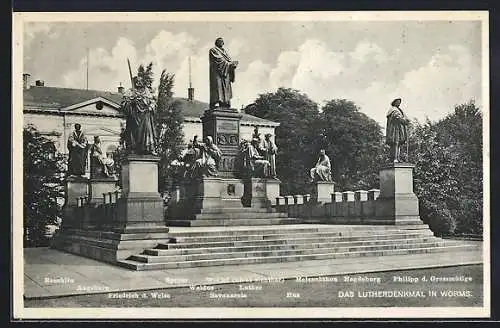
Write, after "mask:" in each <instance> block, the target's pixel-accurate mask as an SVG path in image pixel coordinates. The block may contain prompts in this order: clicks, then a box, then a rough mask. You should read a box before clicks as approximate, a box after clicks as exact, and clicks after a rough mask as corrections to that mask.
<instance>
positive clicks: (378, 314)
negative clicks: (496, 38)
mask: <svg viewBox="0 0 500 328" xmlns="http://www.w3.org/2000/svg"><path fill="white" fill-rule="evenodd" d="M201 19H203V21H225V22H226V21H227V22H231V21H238V22H241V21H310V20H314V21H433V20H434V21H439V20H451V21H470V20H476V21H481V23H482V111H483V190H484V193H483V194H484V204H483V208H484V221H483V226H484V242H483V262H484V276H483V282H484V283H483V297H484V299H483V307H424V308H403V307H397V308H395V307H391V308H367V307H361V308H43V309H35V308H24V307H23V291H24V286H23V285H24V281H23V277H24V261H23V227H22V226H23V219H22V218H23V213H22V212H23V207H22V205H21V204H19V203H20V202H21V201H22V197H23V183H22V181H23V173H22V167H23V165H22V163H23V158H22V154H23V153H22V148H23V144H22V126H23V114H22V108H23V97H22V73H23V24H24V23H26V22H123V21H127V22H142V21H148V22H152V21H165V20H170V21H199V20H201ZM488 19H489V14H488V12H487V11H364V12H362V11H358V12H204V13H200V12H176V13H164V12H157V13H145V12H140V13H134V12H123V13H120V12H114V13H110V12H107V13H104V12H100V13H92V14H91V15H89V14H88V13H75V12H64V13H53V12H39V13H34V12H24V13H19V12H14V13H13V21H12V24H13V26H12V27H13V39H12V48H13V55H12V56H13V57H12V60H13V68H12V76H13V80H12V95H13V101H12V105H13V108H12V136H13V138H12V179H13V180H12V196H13V197H12V199H13V203H12V213H13V225H12V255H13V257H12V258H13V262H12V265H13V272H14V273H15V274H14V276H13V289H12V291H13V295H12V298H13V299H12V301H13V317H14V318H19V319H67V318H71V319H188V318H191V319H214V318H228V319H236V318H245V319H252V318H254V319H255V318H297V319H302V318H318V319H321V318H323V319H324V318H360V319H361V318H362V319H370V318H487V317H489V316H490V302H491V296H490V276H491V275H490V270H491V268H490V212H489V209H490V194H489V190H490V175H489V168H490V163H489V161H490V154H489V148H490V140H489V110H490V109H489V100H490V96H489V81H490V76H489V21H488Z"/></svg>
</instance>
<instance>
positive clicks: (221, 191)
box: [167, 38, 279, 222]
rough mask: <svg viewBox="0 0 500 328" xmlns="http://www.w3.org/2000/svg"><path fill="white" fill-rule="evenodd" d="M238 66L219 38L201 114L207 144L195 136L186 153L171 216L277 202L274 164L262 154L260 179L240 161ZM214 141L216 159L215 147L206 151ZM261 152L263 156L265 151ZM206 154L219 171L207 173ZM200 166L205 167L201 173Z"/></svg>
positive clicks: (212, 51)
mask: <svg viewBox="0 0 500 328" xmlns="http://www.w3.org/2000/svg"><path fill="white" fill-rule="evenodd" d="M237 66H238V62H237V61H233V60H232V59H231V57H230V56H229V54H228V52H227V51H226V49H224V41H223V39H222V38H217V39H216V41H215V46H214V47H213V48H211V49H210V51H209V67H210V72H209V73H210V74H209V77H210V80H209V83H210V104H209V108H208V109H206V110H205V112H204V114H203V116H202V117H201V121H202V125H203V140H204V142H203V143H202V144H201V145H202V146H201V147H200V143H199V142H198V140H197V138H196V137H195V138H194V140H193V143H192V144H191V145H190V146H189V149H188V150H187V152H186V155H187V157H189V158H190V160H185V161H184V163H185V165H186V168H187V169H186V171H185V175H184V176H185V179H184V181H183V183H181V186H180V190H179V200H178V201H177V202H173V203H171V204H169V208H168V213H167V216H168V218H169V220H177V219H182V220H184V221H185V220H186V218H190V219H194V218H203V217H204V214H206V213H212V214H214V213H217V214H218V215H219V217H225V216H224V215H226V214H227V213H228V211H233V213H236V212H237V211H238V210H244V207H254V208H255V207H258V208H266V209H268V208H269V206H270V205H271V202H270V201H269V200H270V199H271V200H275V199H276V196H278V195H279V181H277V180H274V182H275V183H274V184H273V183H269V184H270V185H272V187H270V188H269V190H272V192H271V191H270V192H267V191H266V190H267V188H266V185H267V178H268V177H269V176H270V173H269V171H270V164H269V162H268V161H267V160H265V159H264V158H263V157H262V160H264V161H265V162H267V166H266V167H265V171H266V172H267V173H265V174H262V175H261V176H259V177H254V176H252V175H242V174H241V168H240V167H239V165H238V161H240V160H241V158H240V157H241V149H240V121H241V118H242V116H243V115H242V114H241V113H239V112H238V110H237V109H234V108H231V98H232V95H233V90H232V83H233V82H234V81H235V75H236V74H235V71H236V68H237ZM212 141H213V146H215V147H216V149H217V156H216V157H217V160H215V158H213V154H214V153H215V152H214V151H212V154H209V153H207V152H206V150H204V147H206V145H210V144H211V143H212ZM214 149H215V148H214ZM258 156H259V159H260V157H261V155H260V154H259V155H258ZM193 158H194V161H193ZM207 158H208V161H209V162H210V161H211V160H210V158H213V159H214V160H215V165H216V169H208V171H211V172H213V174H206V173H207V172H208V171H207V166H206V165H208V162H207ZM185 159H186V158H185ZM197 163H199V164H197ZM202 163H205V164H204V165H201V164H202ZM199 168H202V170H201V171H199ZM203 170H205V173H204V172H203ZM276 187H277V188H276ZM276 192H277V193H278V194H276ZM268 193H269V196H268ZM275 194H276V195H275ZM269 210H270V209H269ZM171 222H173V221H171Z"/></svg>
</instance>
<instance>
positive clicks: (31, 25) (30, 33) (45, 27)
mask: <svg viewBox="0 0 500 328" xmlns="http://www.w3.org/2000/svg"><path fill="white" fill-rule="evenodd" d="M23 32H24V47H25V48H29V47H30V46H31V44H32V43H33V41H34V40H35V39H36V38H37V37H38V36H40V35H44V36H47V37H48V38H51V39H55V38H57V37H58V36H59V35H60V33H59V31H57V30H53V29H52V24H51V23H45V22H43V23H42V22H27V23H24V26H23Z"/></svg>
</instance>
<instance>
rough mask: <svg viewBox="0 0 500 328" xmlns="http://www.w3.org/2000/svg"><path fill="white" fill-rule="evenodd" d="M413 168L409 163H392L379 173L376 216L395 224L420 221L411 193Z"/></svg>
mask: <svg viewBox="0 0 500 328" xmlns="http://www.w3.org/2000/svg"><path fill="white" fill-rule="evenodd" d="M413 168H414V165H413V164H410V163H394V164H392V165H390V166H388V167H386V168H383V169H382V170H381V171H380V196H379V198H378V199H377V202H378V204H377V207H376V216H377V218H383V219H384V220H391V221H394V223H395V224H398V223H401V222H408V221H413V220H414V221H416V222H419V221H420V216H419V209H418V198H417V196H416V195H415V194H414V193H413Z"/></svg>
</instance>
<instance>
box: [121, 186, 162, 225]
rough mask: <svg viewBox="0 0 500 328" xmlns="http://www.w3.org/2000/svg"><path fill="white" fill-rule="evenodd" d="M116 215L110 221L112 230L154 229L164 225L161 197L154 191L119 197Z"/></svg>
mask: <svg viewBox="0 0 500 328" xmlns="http://www.w3.org/2000/svg"><path fill="white" fill-rule="evenodd" d="M116 210H117V217H116V221H115V222H113V223H112V228H113V230H114V231H120V232H124V231H135V230H140V231H150V230H151V231H155V229H156V228H158V227H165V220H164V217H163V199H162V198H161V197H160V196H159V195H158V194H157V193H156V194H155V193H151V194H148V193H140V194H138V193H134V194H130V193H129V194H128V195H127V196H126V197H122V198H119V199H118V200H117V203H116Z"/></svg>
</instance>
